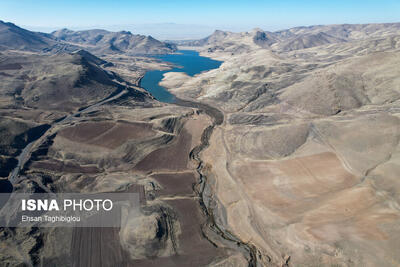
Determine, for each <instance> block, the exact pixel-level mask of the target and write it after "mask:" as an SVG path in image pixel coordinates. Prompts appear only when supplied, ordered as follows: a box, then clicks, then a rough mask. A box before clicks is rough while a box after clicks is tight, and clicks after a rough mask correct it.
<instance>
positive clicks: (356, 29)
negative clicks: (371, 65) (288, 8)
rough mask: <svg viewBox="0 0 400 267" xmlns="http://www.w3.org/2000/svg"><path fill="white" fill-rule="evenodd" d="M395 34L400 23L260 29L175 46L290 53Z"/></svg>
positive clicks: (216, 33) (214, 34)
mask: <svg viewBox="0 0 400 267" xmlns="http://www.w3.org/2000/svg"><path fill="white" fill-rule="evenodd" d="M399 30H400V23H382V24H341V25H326V26H319V25H317V26H310V27H296V28H291V29H287V30H282V31H276V32H269V31H263V30H261V29H254V30H253V31H250V32H242V33H235V32H228V31H220V30H216V31H215V32H214V33H213V34H211V35H210V36H208V37H206V38H203V39H200V40H192V41H178V42H176V43H177V44H179V45H186V46H209V47H210V51H215V50H225V49H233V46H234V48H235V49H236V50H237V49H239V50H247V51H248V50H249V49H251V47H252V46H254V45H255V46H258V47H262V48H268V49H271V50H275V51H293V50H299V49H305V48H311V47H316V46H320V45H327V44H333V43H342V42H348V41H354V40H362V39H366V38H374V37H376V38H381V37H383V36H389V35H396V34H398V31H399ZM246 48H247V49H246Z"/></svg>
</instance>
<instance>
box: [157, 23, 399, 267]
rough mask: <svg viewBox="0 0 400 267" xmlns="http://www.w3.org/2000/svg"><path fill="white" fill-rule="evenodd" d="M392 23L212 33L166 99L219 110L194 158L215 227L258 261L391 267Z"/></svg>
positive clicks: (395, 121)
mask: <svg viewBox="0 0 400 267" xmlns="http://www.w3.org/2000/svg"><path fill="white" fill-rule="evenodd" d="M399 40H400V24H368V25H328V26H312V27H299V28H293V29H289V30H285V31H280V32H264V31H262V30H259V29H256V30H254V31H252V32H246V33H230V32H221V31H217V32H215V33H214V34H213V35H212V36H210V37H208V38H206V39H203V40H199V41H191V42H186V43H185V45H186V47H188V48H191V49H196V50H198V51H200V52H201V54H202V55H204V56H209V57H212V58H216V59H222V60H224V63H223V64H222V65H221V67H220V68H219V69H217V70H213V71H210V72H207V73H203V74H200V75H197V76H195V77H193V78H192V77H189V76H187V75H184V74H181V73H168V74H166V75H165V77H164V79H163V81H162V85H164V86H165V87H168V88H169V89H170V90H171V91H172V92H174V93H175V94H176V95H178V96H180V97H182V98H187V99H189V98H190V99H198V100H201V101H203V102H206V103H209V104H211V105H214V106H215V107H219V108H221V110H223V112H224V116H225V118H226V119H225V123H224V124H223V125H221V126H220V127H218V128H217V129H216V130H215V132H214V134H213V135H212V137H211V140H210V147H209V148H208V149H207V150H206V151H205V152H204V153H202V154H201V157H202V158H203V160H204V161H205V162H206V163H207V164H208V166H209V172H208V174H207V176H208V178H209V179H208V190H209V192H210V195H213V196H214V197H215V199H216V200H215V199H214V201H210V202H209V203H208V205H209V206H210V207H212V209H213V212H214V214H218V216H217V217H218V218H219V221H218V223H219V226H220V227H221V228H224V229H227V231H229V232H231V233H234V234H236V235H237V236H238V237H239V238H240V239H241V240H242V241H243V242H247V243H249V244H252V245H254V246H255V247H256V248H257V250H258V253H259V263H260V265H263V266H287V265H289V266H397V265H399V264H400V257H399V255H398V253H397V251H398V247H399V243H398V237H399V236H400V229H399V227H398V225H399V219H400V212H399V204H400V203H399V198H398V196H397V195H398V193H399V192H400V184H399V182H398V179H397V176H396V175H397V173H399V171H400V168H399V166H400V161H399V159H400V158H399V152H400V148H399V140H400V113H399V112H400V80H399V77H400V69H399V68H398V66H399V64H400V42H399Z"/></svg>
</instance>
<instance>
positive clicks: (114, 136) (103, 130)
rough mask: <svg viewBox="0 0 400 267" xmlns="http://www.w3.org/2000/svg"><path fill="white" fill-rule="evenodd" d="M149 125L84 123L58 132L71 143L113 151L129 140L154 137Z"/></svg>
mask: <svg viewBox="0 0 400 267" xmlns="http://www.w3.org/2000/svg"><path fill="white" fill-rule="evenodd" d="M154 134H155V132H154V131H153V130H152V126H151V124H147V123H127V122H117V123H113V122H94V123H93V122H85V123H81V124H78V125H76V126H72V127H68V128H65V129H63V130H61V131H60V133H59V135H60V136H62V137H64V138H66V139H69V140H71V141H75V142H80V143H85V144H90V145H97V146H101V147H106V148H110V149H114V148H116V147H118V146H120V145H122V144H123V143H125V142H126V140H129V139H141V138H145V137H150V136H154Z"/></svg>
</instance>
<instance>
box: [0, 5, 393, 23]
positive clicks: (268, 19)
mask: <svg viewBox="0 0 400 267" xmlns="http://www.w3.org/2000/svg"><path fill="white" fill-rule="evenodd" d="M0 19H1V20H4V21H11V22H14V23H16V24H17V25H22V26H34V27H45V28H60V27H75V28H76V27H78V28H81V27H95V26H103V27H105V26H113V27H114V28H118V27H119V26H121V27H123V25H132V24H136V25H137V24H153V23H177V24H190V25H204V26H205V27H206V28H207V27H210V28H220V29H224V30H238V31H242V30H247V29H251V28H254V27H260V28H263V29H265V30H278V29H283V28H288V27H292V26H302V25H313V24H335V23H369V22H400V0H375V1H371V0H335V1H332V0H330V1H329V0H308V1H307V0H302V1H299V0H298V1H295V0H264V1H259V0H247V1H235V0H198V1H191V0H185V1H184V0H141V1H135V0H113V1H111V0H68V1H63V0H0ZM45 28H44V29H45Z"/></svg>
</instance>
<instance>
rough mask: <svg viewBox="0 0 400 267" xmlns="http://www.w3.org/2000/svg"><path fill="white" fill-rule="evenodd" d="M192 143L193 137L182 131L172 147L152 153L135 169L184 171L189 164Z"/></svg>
mask: <svg viewBox="0 0 400 267" xmlns="http://www.w3.org/2000/svg"><path fill="white" fill-rule="evenodd" d="M191 141H192V137H191V135H190V134H189V133H188V132H187V131H186V130H185V129H182V131H181V133H180V134H179V136H178V137H177V138H176V140H175V141H174V142H173V143H172V144H171V145H169V146H167V147H164V148H160V149H157V150H155V151H153V152H151V153H150V154H148V155H147V156H146V157H145V158H144V159H142V160H141V161H140V162H139V163H138V164H137V165H136V166H135V169H137V170H140V171H153V172H156V171H161V170H169V171H173V170H175V171H180V170H184V169H186V168H187V164H188V159H189V152H190V146H191Z"/></svg>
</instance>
